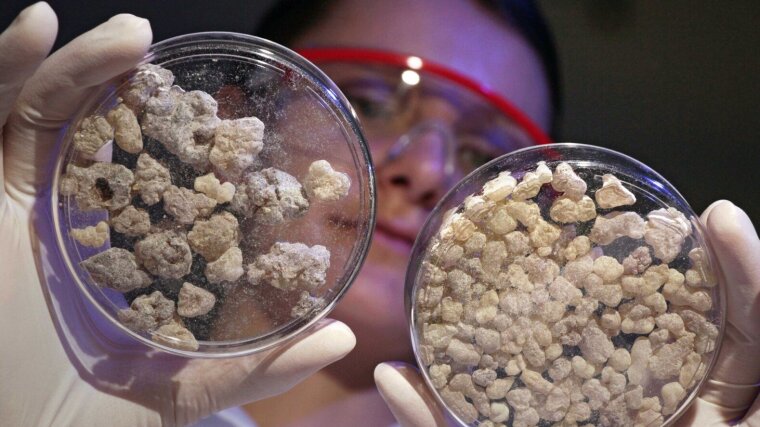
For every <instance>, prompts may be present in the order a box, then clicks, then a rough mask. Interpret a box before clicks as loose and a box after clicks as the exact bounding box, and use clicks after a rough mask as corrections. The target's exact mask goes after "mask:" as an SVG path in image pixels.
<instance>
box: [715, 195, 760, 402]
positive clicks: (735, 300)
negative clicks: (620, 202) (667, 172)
mask: <svg viewBox="0 0 760 427" xmlns="http://www.w3.org/2000/svg"><path fill="white" fill-rule="evenodd" d="M702 221H703V223H704V224H705V226H706V230H707V237H708V239H709V241H710V243H711V244H712V246H713V249H714V251H715V254H716V256H717V259H718V265H719V266H720V270H721V273H722V276H723V281H722V283H723V286H724V287H725V291H726V308H727V313H726V320H727V322H726V330H725V336H724V339H723V345H722V347H721V350H720V354H719V355H718V360H717V361H716V363H715V368H714V369H713V371H712V374H711V376H710V379H709V380H708V381H707V382H706V383H705V386H704V388H703V390H702V393H701V394H700V397H701V398H702V399H704V400H705V401H707V402H710V403H712V404H714V405H717V406H718V407H720V408H722V409H723V410H724V412H725V411H728V412H733V413H734V415H736V414H741V413H743V412H744V411H746V409H747V408H748V407H749V406H750V405H751V403H752V400H753V399H754V398H755V397H756V395H757V392H758V388H757V384H758V383H760V364H758V363H757V354H758V353H760V331H759V330H758V327H757V325H758V321H759V320H760V239H758V236H757V232H756V231H755V228H754V226H753V225H752V221H750V219H749V217H748V216H747V214H746V213H744V211H743V210H741V209H740V208H738V207H736V206H735V205H734V204H733V203H731V202H728V201H719V202H716V203H714V204H713V205H711V206H710V207H709V208H708V209H707V211H706V212H705V213H704V214H703V215H702Z"/></svg>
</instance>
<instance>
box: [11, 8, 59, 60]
mask: <svg viewBox="0 0 760 427" xmlns="http://www.w3.org/2000/svg"><path fill="white" fill-rule="evenodd" d="M8 33H10V40H8V42H9V43H10V44H12V45H15V46H12V48H13V47H16V48H18V49H20V50H21V52H23V53H19V54H17V55H23V56H25V57H32V58H39V59H37V60H41V59H42V58H44V57H46V56H47V55H48V53H50V50H51V49H52V48H53V43H55V38H56V35H57V34H58V17H57V16H56V15H55V12H54V11H53V8H51V7H50V5H49V4H47V3H46V2H38V3H35V4H33V5H31V6H28V7H27V8H26V9H24V10H22V11H21V13H19V14H18V16H17V17H16V19H15V20H14V21H13V23H12V24H11V26H10V27H9V28H8ZM14 56H15V55H14Z"/></svg>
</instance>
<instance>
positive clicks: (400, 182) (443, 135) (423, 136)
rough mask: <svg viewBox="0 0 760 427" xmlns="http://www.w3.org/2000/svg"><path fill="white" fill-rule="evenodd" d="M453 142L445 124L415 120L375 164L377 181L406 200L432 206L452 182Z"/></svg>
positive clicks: (421, 205)
mask: <svg viewBox="0 0 760 427" xmlns="http://www.w3.org/2000/svg"><path fill="white" fill-rule="evenodd" d="M454 150H455V145H454V140H453V136H452V133H451V131H450V130H449V128H448V126H446V125H445V124H443V123H439V122H436V121H424V122H421V123H418V124H417V125H415V126H414V127H413V128H411V129H410V130H409V131H408V132H407V133H405V134H404V135H402V136H401V137H400V138H399V139H398V140H396V142H395V143H394V144H393V145H392V146H391V147H390V149H389V150H388V152H387V154H386V156H385V159H384V160H383V161H382V162H381V163H380V164H379V165H378V168H377V174H378V180H379V181H380V184H381V185H382V186H383V187H385V189H386V190H387V191H388V192H392V193H396V194H395V195H396V197H402V198H403V199H405V201H406V202H407V203H410V204H413V205H416V206H418V207H423V208H426V209H432V207H433V206H434V205H435V203H436V202H437V201H438V200H439V199H440V198H441V197H442V196H443V194H444V192H445V191H446V190H447V189H448V187H449V185H450V184H451V182H450V181H451V180H452V177H453V174H454V169H455V165H454V161H453V159H454V156H453V153H454Z"/></svg>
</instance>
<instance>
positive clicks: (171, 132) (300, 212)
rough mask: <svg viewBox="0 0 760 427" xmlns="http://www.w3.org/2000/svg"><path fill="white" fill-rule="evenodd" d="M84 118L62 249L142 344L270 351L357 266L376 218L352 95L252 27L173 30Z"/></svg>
mask: <svg viewBox="0 0 760 427" xmlns="http://www.w3.org/2000/svg"><path fill="white" fill-rule="evenodd" d="M254 117H255V118H256V119H253V118H254ZM71 123H72V124H71V126H70V127H69V129H68V130H67V132H66V133H65V135H64V137H63V145H62V150H61V154H60V155H59V158H58V161H57V164H56V171H55V174H54V176H55V178H54V179H55V181H54V183H53V188H54V191H52V203H53V206H54V209H52V211H53V221H54V224H55V228H56V232H57V241H58V247H59V250H60V252H61V253H62V256H63V259H64V261H65V263H66V265H67V267H68V270H69V272H70V273H71V276H72V279H73V280H74V281H75V282H76V283H77V285H78V287H79V289H80V290H81V291H82V294H83V295H84V296H85V297H86V298H87V299H89V301H90V302H92V304H94V306H95V307H97V309H98V310H99V311H100V312H102V313H103V314H104V315H105V316H106V317H107V318H108V319H109V320H110V321H112V322H113V323H114V324H116V325H118V327H119V328H120V329H121V330H122V331H123V332H124V333H126V334H129V335H131V336H132V337H134V338H135V339H137V340H139V341H141V342H143V343H145V344H147V345H149V346H152V347H155V348H158V349H161V350H164V351H167V352H170V353H174V354H178V355H181V356H187V357H228V356H238V355H244V354H249V353H253V352H257V351H261V350H264V349H267V348H271V347H272V346H275V345H277V344H279V343H281V342H283V341H285V340H288V339H289V338H291V337H293V336H295V335H297V334H298V333H300V332H301V331H304V330H305V329H307V328H308V327H309V326H311V325H313V324H314V323H315V322H317V321H318V320H319V319H321V318H323V317H324V316H325V315H326V314H327V313H328V312H329V311H330V310H331V309H332V308H333V307H334V306H335V304H336V303H337V302H338V300H339V299H340V297H341V296H342V295H343V294H344V293H345V291H346V290H347V288H348V287H349V285H350V284H351V283H352V281H353V279H354V277H355V276H356V274H357V273H358V271H359V269H360V267H361V265H362V262H363V260H364V257H365V255H366V253H367V249H368V245H369V242H370V239H371V234H372V230H373V228H374V221H375V184H374V174H373V167H372V162H371V159H370V154H369V150H368V147H367V145H366V142H365V139H364V137H363V135H362V131H361V129H360V127H359V123H358V120H357V118H356V115H355V113H354V111H353V109H352V108H351V106H350V104H349V103H348V101H347V100H346V98H345V97H344V96H343V95H342V93H341V92H340V90H339V89H338V88H337V87H336V86H335V85H334V84H333V83H332V82H331V81H330V80H329V79H328V78H327V77H326V76H325V75H324V74H323V73H322V72H321V71H320V70H319V69H317V68H316V67H315V66H314V65H312V64H311V63H309V62H308V61H307V60H305V59H304V58H302V57H301V56H299V55H298V54H296V53H294V52H292V51H290V50H288V49H286V48H284V47H282V46H280V45H277V44H275V43H272V42H269V41H267V40H263V39H260V38H257V37H252V36H248V35H243V34H235V33H197V34H189V35H184V36H180V37H175V38H172V39H169V40H166V41H162V42H160V43H157V44H155V45H153V46H152V47H151V49H150V51H149V53H148V55H147V56H146V58H145V59H144V61H143V63H142V64H141V65H140V66H138V67H137V68H136V69H135V70H133V71H132V72H130V73H127V74H126V75H124V76H121V77H119V78H117V79H115V80H114V81H112V82H109V83H108V84H105V85H103V86H102V87H101V88H99V89H98V90H97V91H96V93H94V94H93V95H92V96H91V97H90V98H89V100H88V102H87V103H85V104H84V105H83V106H82V108H81V109H80V111H79V113H78V114H77V115H76V116H75V117H73V118H72V122H71ZM136 128H137V129H139V130H135V129H136ZM315 162H316V163H315ZM98 224H100V225H98ZM88 227H89V228H88Z"/></svg>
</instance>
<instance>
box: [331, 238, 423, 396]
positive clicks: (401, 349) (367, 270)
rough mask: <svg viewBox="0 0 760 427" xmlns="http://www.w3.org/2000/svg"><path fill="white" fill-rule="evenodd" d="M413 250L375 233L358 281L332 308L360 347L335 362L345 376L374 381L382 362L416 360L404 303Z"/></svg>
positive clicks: (335, 317)
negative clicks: (375, 372) (407, 270)
mask: <svg viewBox="0 0 760 427" xmlns="http://www.w3.org/2000/svg"><path fill="white" fill-rule="evenodd" d="M410 252H411V244H410V243H408V242H398V241H394V239H393V238H388V236H384V235H383V233H382V232H380V233H377V234H376V236H375V239H374V240H373V243H372V246H371V247H370V251H369V254H368V255H367V259H366V261H365V263H364V266H363V267H362V270H361V272H360V273H359V275H358V277H357V279H356V281H355V282H354V283H353V284H352V285H351V288H350V289H349V290H348V292H347V293H346V295H345V296H344V297H343V299H342V300H341V301H340V303H339V304H338V306H337V307H336V309H335V310H334V311H333V312H332V313H331V315H330V317H332V318H334V319H338V320H340V321H342V322H344V323H346V324H347V325H348V326H349V327H350V328H351V330H353V331H354V334H355V335H356V340H357V342H356V348H355V349H354V350H353V351H352V352H351V353H350V354H349V355H348V356H347V357H346V359H344V360H343V361H342V362H339V363H337V364H336V369H335V371H336V372H340V374H341V375H343V374H345V375H346V376H350V375H356V376H360V377H362V378H361V379H359V378H356V380H357V381H358V380H361V382H365V381H366V379H367V378H368V379H369V380H370V381H371V380H372V372H373V371H374V369H375V366H377V364H378V363H381V362H386V361H391V360H402V361H412V360H414V356H413V353H412V346H411V340H410V337H409V326H408V322H407V314H406V309H405V307H404V278H405V275H406V267H407V262H408V260H409V254H410Z"/></svg>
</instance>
